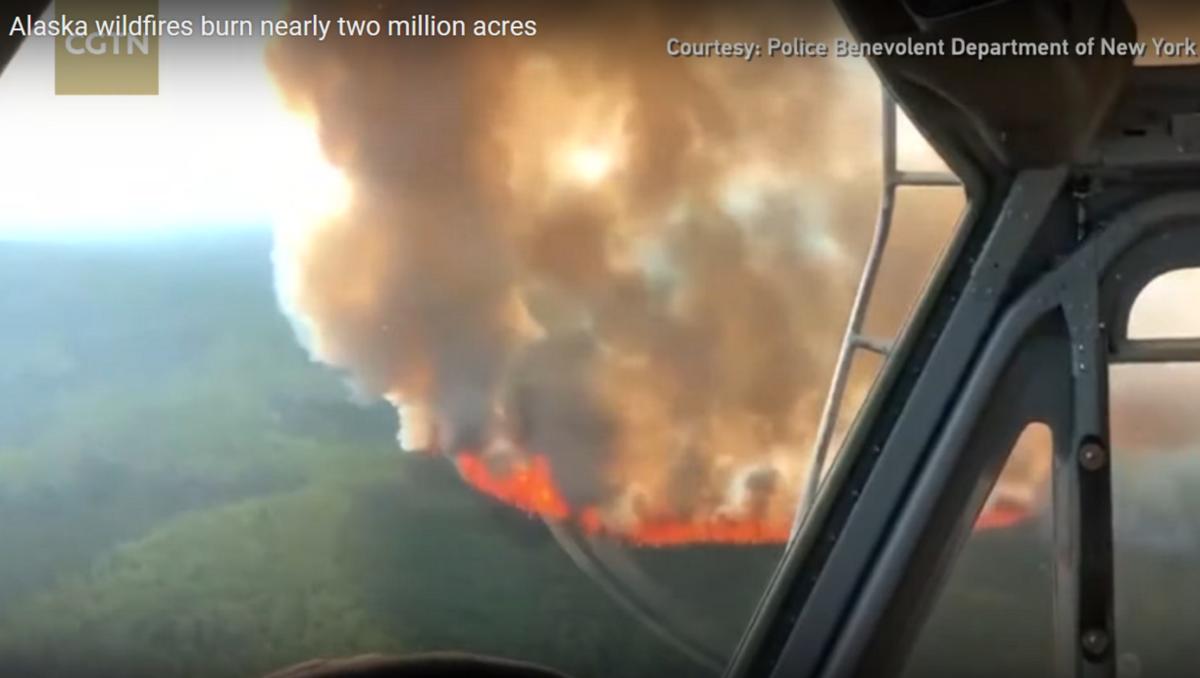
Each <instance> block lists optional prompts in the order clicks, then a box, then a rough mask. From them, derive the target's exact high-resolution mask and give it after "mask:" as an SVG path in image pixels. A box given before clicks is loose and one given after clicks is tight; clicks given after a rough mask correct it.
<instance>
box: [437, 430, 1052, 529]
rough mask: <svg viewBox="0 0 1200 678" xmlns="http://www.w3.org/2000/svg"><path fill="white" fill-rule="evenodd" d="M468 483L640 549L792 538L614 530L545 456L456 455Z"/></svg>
mask: <svg viewBox="0 0 1200 678" xmlns="http://www.w3.org/2000/svg"><path fill="white" fill-rule="evenodd" d="M456 462H457V466H458V470H459V473H460V474H461V475H462V477H463V480H465V481H466V483H467V484H468V485H470V486H471V487H473V488H474V489H475V490H477V491H479V492H481V493H483V494H485V495H488V496H490V497H492V498H494V499H497V500H499V501H501V502H503V503H504V504H507V505H509V506H512V507H514V508H516V509H519V510H521V511H524V512H525V513H527V514H529V515H532V516H537V517H539V518H542V519H545V520H551V521H558V522H566V523H572V524H574V525H576V526H577V527H578V528H579V529H581V530H582V531H583V533H584V534H586V535H588V536H590V537H611V538H615V539H619V540H622V541H625V542H627V543H630V544H633V545H636V546H649V547H670V546H684V545H688V544H696V543H721V544H735V545H743V546H752V545H765V544H782V543H785V542H787V540H788V538H789V536H790V535H791V527H792V526H791V525H785V524H780V523H774V522H771V521H769V520H764V519H756V518H741V519H738V518H730V517H714V518H707V519H701V520H685V519H662V518H659V519H655V518H650V519H646V520H641V521H639V522H638V523H636V524H635V525H633V526H631V527H629V528H627V529H624V530H618V529H614V528H612V527H609V526H608V524H606V522H605V521H604V519H603V518H602V516H601V513H600V509H598V508H597V507H595V506H587V507H583V508H581V509H579V510H573V509H572V508H571V507H570V506H569V505H568V503H567V501H566V500H565V499H564V498H563V496H562V493H561V492H560V491H559V490H558V487H557V486H556V485H555V483H554V475H553V471H552V469H551V467H550V461H549V460H548V459H547V458H546V457H545V456H544V455H540V454H531V455H528V457H527V458H524V459H521V460H519V461H516V462H513V463H511V464H509V466H508V468H507V469H506V470H507V472H506V473H497V472H494V471H493V470H492V469H491V468H489V466H488V463H487V462H486V461H485V460H484V459H483V458H482V457H481V456H480V455H479V454H478V453H475V452H470V451H464V452H459V453H458V455H457V457H456ZM1030 517H1031V514H1030V512H1029V510H1028V509H1027V508H1025V507H1024V506H1022V505H1018V504H1013V503H1010V502H999V503H996V504H994V505H989V506H988V508H987V509H985V510H984V512H983V513H982V514H980V516H979V518H978V520H976V522H975V526H974V529H975V530H977V531H983V530H996V529H1004V528H1010V527H1014V526H1016V525H1019V524H1021V523H1023V522H1025V521H1026V520H1028V519H1029V518H1030Z"/></svg>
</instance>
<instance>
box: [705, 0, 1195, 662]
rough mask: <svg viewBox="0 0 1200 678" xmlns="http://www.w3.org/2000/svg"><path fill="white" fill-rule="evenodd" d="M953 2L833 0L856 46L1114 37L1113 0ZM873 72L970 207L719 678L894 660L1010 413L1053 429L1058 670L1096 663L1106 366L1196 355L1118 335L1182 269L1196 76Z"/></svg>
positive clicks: (1105, 487) (1119, 26) (1112, 633)
mask: <svg viewBox="0 0 1200 678" xmlns="http://www.w3.org/2000/svg"><path fill="white" fill-rule="evenodd" d="M949 4H953V5H954V6H953V7H950V6H949ZM949 4H948V3H927V2H916V1H911V2H893V3H868V2H856V1H853V0H845V1H843V2H841V3H840V6H841V9H842V11H843V14H844V16H845V18H846V20H847V23H848V24H849V26H850V27H851V28H852V30H854V31H855V32H856V34H857V35H858V37H859V38H860V39H862V40H871V41H879V40H899V39H903V38H905V37H909V36H914V35H915V36H922V37H923V38H926V39H928V38H930V37H931V36H940V37H945V36H949V35H953V36H962V37H965V38H967V39H977V40H987V39H992V38H995V37H997V36H1005V37H1008V38H1011V37H1014V36H1018V37H1026V38H1029V39H1041V40H1051V39H1071V38H1074V39H1078V38H1080V37H1081V36H1089V37H1095V38H1096V39H1097V40H1102V39H1105V38H1108V39H1110V40H1115V41H1123V40H1131V39H1133V35H1134V26H1133V22H1132V19H1131V17H1130V15H1129V13H1128V11H1127V9H1126V7H1125V6H1124V4H1123V3H1122V2H1099V3H1085V2H1063V3H1034V2H988V3H981V2H960V3H949ZM935 5H936V6H935ZM885 6H886V8H885ZM873 63H874V66H875V68H876V70H877V72H878V74H879V76H880V78H881V80H882V81H883V82H884V83H885V86H886V87H887V88H888V89H889V90H890V92H891V94H892V95H893V96H895V97H896V99H897V100H898V101H899V102H900V104H901V105H902V106H903V107H904V108H905V110H906V112H907V113H908V114H909V116H910V117H911V118H912V119H913V121H914V123H915V124H916V125H917V126H918V127H919V128H920V129H922V131H923V132H924V133H925V134H926V136H927V138H928V139H929V140H930V141H931V143H932V144H933V145H934V146H935V147H937V148H938V149H939V150H940V151H941V152H942V154H943V156H944V157H945V158H946V159H947V161H948V163H949V164H950V166H951V167H952V168H953V169H954V170H955V172H956V173H957V174H958V175H959V176H961V177H962V178H963V179H964V184H965V186H966V190H967V195H968V200H969V203H970V209H969V210H968V213H967V215H966V216H965V217H964V220H963V222H962V224H961V228H960V231H959V239H958V241H957V242H956V243H955V244H954V245H953V246H952V249H951V251H950V253H949V254H948V256H947V258H946V260H945V264H944V267H943V269H942V271H941V274H940V276H939V277H938V278H937V279H936V280H934V281H933V283H932V285H931V287H930V288H929V290H928V292H927V294H926V297H925V299H924V303H923V305H922V306H921V307H920V308H919V309H918V310H917V312H916V314H915V316H914V318H913V321H912V322H911V324H910V326H909V330H908V332H907V334H906V335H904V337H903V338H902V340H901V341H900V342H899V344H898V346H897V347H896V349H895V350H894V351H893V353H892V356H891V359H890V360H889V362H888V364H887V366H886V367H885V368H884V373H883V375H882V376H881V378H880V380H879V382H878V384H877V386H876V389H875V391H874V392H873V394H872V396H871V397H870V398H869V399H868V401H867V404H866V405H865V406H864V408H863V410H862V412H861V413H860V416H859V419H858V422H857V424H856V426H855V428H854V430H853V431H852V433H851V435H850V437H849V438H848V440H847V442H846V444H845V446H844V448H843V451H842V454H841V456H840V457H839V458H838V460H837V463H836V464H835V466H834V467H833V468H832V469H831V470H830V472H829V474H828V477H827V478H826V479H825V481H824V488H825V491H824V492H823V493H822V494H821V495H820V496H819V497H818V499H817V501H816V502H815V504H814V506H813V509H812V511H811V512H810V513H809V514H808V516H807V518H806V520H805V522H804V524H803V526H802V527H801V529H800V532H799V534H798V535H797V536H796V538H795V539H793V543H792V544H791V545H790V547H789V549H788V554H787V555H786V556H785V560H784V564H783V566H782V567H781V568H780V570H779V572H778V573H777V575H776V578H775V580H774V582H773V583H772V586H771V589H770V592H769V593H768V595H767V597H766V599H765V602H764V603H763V605H762V607H761V608H760V611H759V613H758V617H757V619H756V622H755V623H754V624H753V627H752V629H751V631H750V633H749V634H748V635H747V636H746V638H744V639H743V643H742V646H741V647H740V649H739V652H738V656H737V658H736V659H735V661H734V663H733V664H732V667H731V669H730V671H729V673H728V674H727V675H736V676H767V675H770V676H779V677H783V676H789V677H795V676H826V677H832V676H883V675H896V674H899V673H900V672H901V669H902V667H903V666H904V663H905V657H906V655H907V653H908V652H909V650H910V649H911V647H912V645H913V643H914V641H915V638H916V634H917V632H918V631H919V629H920V628H921V623H920V622H921V620H923V619H924V618H925V617H926V615H927V614H928V612H929V610H930V608H931V605H932V601H933V599H934V597H935V594H936V592H937V591H938V587H939V585H940V583H941V582H944V580H945V578H946V574H947V570H948V568H949V565H950V563H952V562H953V560H954V557H955V554H956V553H958V551H959V549H960V548H961V547H962V545H963V543H964V542H965V540H966V538H967V536H968V535H969V532H970V529H971V526H972V523H973V521H974V519H975V517H976V516H977V515H978V514H979V512H980V510H981V509H982V507H983V505H984V502H985V500H986V498H987V495H988V492H989V491H990V489H991V488H992V486H993V485H994V483H995V482H996V480H997V478H998V476H999V474H1000V471H1001V469H1002V468H1003V466H1004V463H1005V461H1006V458H1007V456H1008V454H1009V451H1010V450H1011V449H1012V443H1013V441H1014V440H1015V439H1016V438H1017V436H1018V434H1019V433H1020V432H1021V430H1022V429H1023V428H1024V426H1025V425H1026V424H1028V423H1030V422H1041V423H1044V424H1046V425H1047V426H1049V428H1050V429H1051V430H1052V432H1053V456H1054V458H1053V481H1052V484H1053V520H1052V522H1053V543H1054V547H1053V548H1054V553H1053V563H1054V565H1053V582H1054V583H1053V590H1054V600H1053V610H1054V629H1055V631H1054V648H1055V658H1054V673H1055V675H1061V676H1113V675H1116V657H1117V653H1116V647H1117V643H1118V642H1119V637H1118V633H1119V629H1117V628H1115V627H1114V602H1113V600H1114V595H1113V590H1114V583H1113V579H1114V577H1113V570H1114V567H1113V530H1112V492H1111V473H1110V467H1111V464H1110V458H1111V455H1110V437H1109V435H1110V431H1109V411H1108V408H1109V404H1108V403H1109V401H1108V368H1109V366H1110V365H1114V364H1118V363H1128V362H1191V361H1197V360H1200V343H1198V342H1197V341H1196V340H1192V339H1166V340H1149V341H1148V340H1134V339H1131V338H1130V337H1129V334H1128V326H1129V316H1130V309H1131V306H1132V304H1133V301H1134V299H1135V298H1136V297H1137V295H1138V293H1139V292H1141V290H1142V289H1143V288H1144V287H1145V286H1146V284H1147V283H1149V282H1150V281H1151V280H1153V279H1154V278H1156V277H1157V276H1158V275H1160V274H1163V273H1166V272H1168V271H1172V270H1176V269H1181V268H1186V267H1193V266H1196V265H1198V264H1200V228H1197V223H1200V193H1198V192H1197V191H1196V190H1195V189H1194V186H1195V184H1196V180H1197V178H1198V173H1200V153H1198V151H1200V135H1198V134H1197V130H1200V68H1198V67H1193V66H1181V67H1155V68H1150V67H1137V68H1134V67H1133V63H1132V59H1131V58H1130V59H1123V58H1116V57H1105V58H1099V57H1088V58H1084V57H1080V58H1078V59H1073V58H1060V59H1047V60H1044V61H1040V60H1038V59H1032V60H1030V59H1024V60H1022V59H998V60H995V61H993V62H990V63H987V64H986V65H985V64H982V63H981V64H976V65H974V66H970V65H964V64H963V63H962V62H956V61H953V60H938V59H925V60H920V59H908V60H905V59H889V58H879V59H875V60H874V61H873ZM887 202H888V198H885V200H884V204H885V205H886V204H887ZM849 338H850V337H848V339H849ZM818 472H819V471H818Z"/></svg>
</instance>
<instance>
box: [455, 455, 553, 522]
mask: <svg viewBox="0 0 1200 678" xmlns="http://www.w3.org/2000/svg"><path fill="white" fill-rule="evenodd" d="M458 471H459V473H461V474H462V476H463V479H465V480H466V481H467V483H469V484H470V485H471V486H472V487H474V488H475V489H477V490H479V491H480V492H483V493H484V494H486V495H489V496H492V497H495V498H496V499H499V500H500V501H502V502H504V503H506V504H510V505H512V506H515V507H517V508H519V509H521V510H522V511H525V512H526V513H530V514H534V515H538V516H541V517H543V518H550V519H554V520H565V519H567V518H568V517H570V515H571V511H570V509H569V508H568V507H567V502H566V501H565V500H564V499H563V498H562V495H561V494H560V493H559V491H558V488H557V487H556V486H555V485H554V479H553V477H552V476H551V474H550V462H549V461H548V460H547V459H546V458H545V457H543V456H541V455H533V456H531V457H529V458H528V459H522V460H520V461H517V462H514V463H513V465H512V467H511V468H510V469H509V472H508V473H506V474H503V475H498V474H496V473H493V472H492V471H491V469H489V468H488V465H487V463H486V462H485V461H484V460H483V459H481V458H480V457H479V455H477V454H473V453H470V452H463V453H461V454H459V455H458Z"/></svg>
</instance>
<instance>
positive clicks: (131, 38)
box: [54, 0, 159, 94]
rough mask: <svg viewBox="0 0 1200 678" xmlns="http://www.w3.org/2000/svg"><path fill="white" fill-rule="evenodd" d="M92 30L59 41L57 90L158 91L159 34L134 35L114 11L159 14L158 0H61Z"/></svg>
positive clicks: (58, 4) (66, 11)
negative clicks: (116, 19) (127, 29)
mask: <svg viewBox="0 0 1200 678" xmlns="http://www.w3.org/2000/svg"><path fill="white" fill-rule="evenodd" d="M55 7H56V9H57V11H59V12H61V13H62V14H63V15H69V16H70V17H71V18H72V19H77V20H79V23H83V22H86V23H83V25H84V26H86V28H87V30H85V31H79V30H73V31H64V32H63V33H61V34H59V35H58V36H57V37H55V39H54V42H55V45H54V92H55V94H158V45H159V42H158V41H159V38H158V36H157V35H153V34H150V35H146V34H144V33H143V34H140V35H132V34H131V33H141V32H140V31H126V30H124V25H123V24H122V23H121V22H118V21H114V17H120V18H124V17H141V16H156V15H157V12H158V0H56V2H55Z"/></svg>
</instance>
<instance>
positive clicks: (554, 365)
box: [269, 0, 952, 534]
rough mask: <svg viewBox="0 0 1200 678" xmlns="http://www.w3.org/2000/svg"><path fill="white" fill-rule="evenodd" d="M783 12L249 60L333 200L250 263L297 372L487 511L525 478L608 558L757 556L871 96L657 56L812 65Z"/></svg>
mask: <svg viewBox="0 0 1200 678" xmlns="http://www.w3.org/2000/svg"><path fill="white" fill-rule="evenodd" d="M811 4H813V3H796V2H778V3H760V4H758V5H757V6H755V7H747V6H741V5H739V6H736V7H735V6H733V5H732V4H731V3H726V2H718V1H716V0H710V1H707V2H698V3H676V2H665V1H652V2H642V3H549V2H546V3H526V4H524V5H516V6H514V5H511V4H509V5H506V6H505V10H504V14H505V15H506V16H507V17H508V18H514V19H533V20H536V22H537V27H538V32H537V35H536V37H520V38H514V37H508V38H487V39H483V38H470V37H468V38H441V39H433V38H385V37H380V38H353V39H350V38H340V39H339V38H333V39H330V40H328V41H326V42H316V41H303V40H285V41H280V42H278V43H276V44H274V45H273V46H272V48H271V52H270V54H269V56H270V63H271V66H272V68H273V70H274V72H275V74H276V75H277V77H278V80H279V82H280V83H281V85H282V87H283V89H284V91H285V92H286V94H287V96H288V97H289V98H290V99H291V101H292V103H293V104H294V105H295V106H296V107H297V108H298V109H300V110H302V111H307V112H309V113H311V114H312V115H313V116H314V117H315V119H316V121H317V123H318V126H319V127H318V128H319V132H320V137H321V142H322V144H323V147H324V149H325V151H326V153H327V155H328V156H329V158H330V159H331V161H332V162H333V163H334V164H336V165H337V166H339V167H340V168H341V169H342V170H343V171H344V172H345V174H346V176H347V177H348V179H349V181H350V182H351V184H352V186H353V198H352V201H351V203H350V205H349V207H348V209H347V210H346V211H345V212H344V213H343V214H341V215H340V216H338V217H336V218H334V219H332V220H331V221H330V222H328V223H324V224H319V225H314V226H313V227H312V228H311V229H309V230H308V231H307V232H306V233H305V234H304V235H303V237H300V238H295V239H290V240H289V241H288V242H286V243H283V242H281V245H280V251H279V252H278V253H277V262H278V264H279V266H280V269H281V279H282V280H285V281H286V282H285V284H284V285H283V287H282V289H281V292H282V295H283V296H284V302H285V306H286V307H287V308H288V309H289V311H290V312H291V313H292V314H294V315H295V316H296V319H297V321H298V324H299V325H301V326H303V327H305V328H307V330H306V332H307V334H308V335H309V336H308V337H307V340H308V342H309V344H310V348H311V350H312V351H313V353H314V355H315V356H316V357H317V358H319V359H320V360H322V361H324V362H326V363H329V364H331V365H334V366H336V367H339V368H342V369H345V370H346V371H348V373H349V374H350V375H351V376H352V377H353V379H354V380H356V382H357V383H358V384H359V385H360V386H361V387H362V388H363V389H364V390H365V391H367V392H368V393H370V394H374V395H378V396H383V397H387V398H388V399H389V400H391V401H392V402H393V403H395V404H396V405H397V407H398V408H399V410H400V411H401V413H402V417H401V419H402V422H401V426H402V427H403V428H404V429H406V430H404V431H402V435H401V437H402V439H403V440H406V441H407V442H408V444H409V446H412V447H424V446H426V443H427V442H429V441H427V440H424V439H425V438H427V437H429V436H426V435H424V432H425V431H426V430H428V431H430V432H431V434H430V435H431V436H432V437H433V438H435V440H434V441H433V444H434V445H435V446H436V447H438V448H439V449H441V450H442V451H445V452H449V453H455V454H472V455H479V456H480V457H481V458H484V459H486V460H488V467H489V468H491V469H492V470H493V472H494V474H495V477H494V478H492V479H491V481H489V482H492V481H494V485H492V486H489V487H490V489H489V491H491V492H492V493H493V494H497V495H498V496H502V497H504V498H507V499H510V500H514V501H518V502H520V501H521V500H520V499H519V498H518V497H516V496H515V494H517V493H519V492H520V491H523V490H521V488H520V487H516V486H515V485H514V483H516V485H520V484H521V483H525V486H528V485H530V483H534V481H531V480H529V478H530V477H532V475H531V474H532V471H530V470H529V468H530V467H529V466H528V461H529V460H530V458H531V457H535V456H544V457H546V458H548V459H549V461H550V464H549V467H550V469H551V472H552V479H551V480H552V483H551V485H552V488H551V489H552V490H553V491H557V492H561V493H562V497H563V499H564V500H565V502H566V504H568V505H569V506H570V507H572V508H571V510H572V511H574V510H575V509H576V508H581V507H588V508H589V509H594V511H593V512H592V513H591V515H592V517H593V519H594V520H598V521H599V522H601V523H602V524H603V525H605V526H606V527H607V528H608V529H611V530H616V531H622V530H624V531H629V530H633V529H636V528H637V526H638V525H644V524H649V523H659V524H667V523H673V522H693V523H694V522H706V521H711V520H713V519H715V518H716V517H721V519H722V520H727V521H730V520H732V521H736V520H739V519H746V520H754V521H759V522H761V521H767V522H769V523H771V524H772V525H774V526H775V528H776V530H775V534H786V529H787V526H788V524H789V521H790V518H791V513H792V507H793V504H794V499H795V493H796V491H797V490H798V488H799V480H800V478H801V477H802V475H803V470H804V466H805V458H806V456H807V452H808V446H809V444H810V441H811V429H812V425H813V423H814V419H815V413H816V405H817V404H818V400H819V394H820V393H821V391H822V390H823V388H824V386H825V384H826V379H827V374H828V370H829V367H830V361H831V359H832V357H833V355H832V354H833V350H832V348H833V346H834V345H835V343H836V341H837V337H838V334H839V331H840V327H841V323H842V318H843V317H844V314H845V309H846V306H847V299H848V296H849V294H850V292H851V290H852V287H853V281H854V278H855V275H856V273H857V270H858V266H859V264H860V263H861V258H860V257H861V252H862V245H863V243H864V241H865V239H866V238H867V237H868V235H869V233H868V228H867V226H868V225H869V223H870V222H871V220H872V216H873V211H874V209H875V202H876V200H875V199H876V191H877V190H878V189H877V184H876V183H875V182H874V177H875V176H876V175H875V168H876V164H877V158H876V156H877V143H876V141H875V140H876V138H877V137H876V136H875V135H876V130H877V122H876V110H875V102H876V101H877V95H876V91H877V90H876V87H877V85H876V84H875V82H874V80H873V78H872V76H871V75H870V74H869V72H868V71H867V70H866V67H865V65H864V64H861V63H857V64H856V63H853V62H839V61H835V60H805V61H803V62H800V61H798V60H788V59H772V60H765V59H764V60H756V61H753V62H751V63H746V62H745V61H740V60H738V61H734V60H722V59H682V58H670V57H668V56H666V53H665V44H666V41H667V38H669V37H672V36H675V37H679V38H681V39H683V40H695V41H703V40H711V39H713V38H715V37H720V38H722V39H725V40H743V39H753V40H760V41H763V42H764V43H765V39H766V38H767V37H768V36H770V35H779V34H787V35H792V34H796V35H804V36H807V37H809V38H814V39H816V38H824V37H828V35H829V34H830V33H831V31H832V30H833V29H832V26H834V25H835V24H834V23H833V21H832V17H831V16H829V15H823V14H820V13H818V12H817V11H816V10H814V9H813V8H811V7H810V6H809V5H811ZM321 11H322V8H321V7H320V3H316V2H304V1H297V2H295V3H293V7H292V12H293V14H294V15H295V16H298V17H302V16H311V14H313V13H314V12H317V13H320V12H321ZM420 11H424V9H422V7H418V6H417V4H416V3H403V2H394V3H374V2H372V3H355V4H348V5H346V6H344V7H339V12H341V13H342V14H343V15H346V16H360V17H374V18H379V19H387V18H407V17H409V16H410V15H412V14H414V13H418V12H420ZM495 14H497V10H496V9H495V7H494V6H493V5H490V4H488V3H483V2H474V3H472V2H461V3H440V4H439V5H438V17H440V18H464V19H468V25H469V24H470V21H469V20H471V19H476V18H496V17H494V16H493V15H495ZM939 207H940V206H939ZM951 209H952V208H951ZM951 218H952V215H951V214H950V213H947V214H944V215H942V216H941V217H940V221H941V222H943V224H944V223H947V222H949V221H950V220H951ZM917 240H919V239H917ZM917 240H914V242H915V241H917ZM910 277H919V276H910ZM880 304H881V306H882V307H884V308H887V304H888V302H887V299H886V292H885V298H884V299H882V300H881V302H880ZM890 312H891V314H892V315H893V316H896V315H900V314H902V313H903V307H902V306H901V307H900V309H899V310H891V311H890ZM534 475H535V474H534ZM521 478H524V479H525V480H520V479H521ZM477 484H486V483H483V481H481V482H480V483H477ZM534 484H536V483H534ZM523 487H524V486H523ZM485 489H487V488H485ZM526 489H528V487H526ZM539 491H540V490H539ZM509 495H513V496H509ZM546 496H549V495H548V494H547V495H546ZM546 501H549V500H548V499H547V500H546ZM552 503H554V502H550V504H552ZM550 504H544V505H543V504H537V503H536V502H535V503H534V504H527V503H526V504H524V505H527V506H532V507H533V508H536V509H539V510H540V509H544V508H546V507H547V506H549V505H550ZM597 516H598V518H597Z"/></svg>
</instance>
